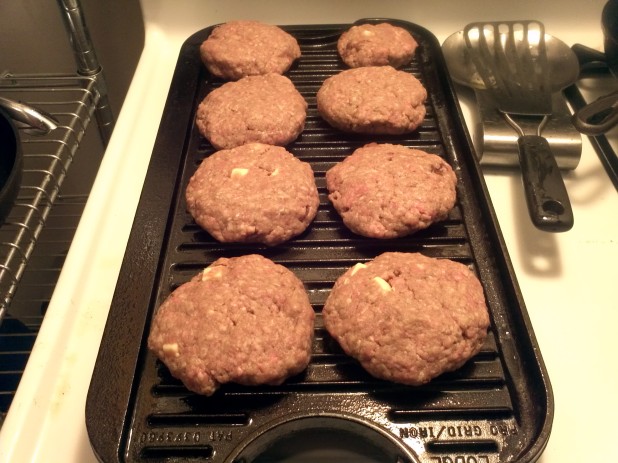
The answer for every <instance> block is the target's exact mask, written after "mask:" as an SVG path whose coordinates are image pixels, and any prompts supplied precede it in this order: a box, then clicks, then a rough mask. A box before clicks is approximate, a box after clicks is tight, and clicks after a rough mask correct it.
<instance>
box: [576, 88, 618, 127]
mask: <svg viewBox="0 0 618 463" xmlns="http://www.w3.org/2000/svg"><path fill="white" fill-rule="evenodd" d="M572 121H573V125H574V126H575V128H576V129H577V130H578V131H579V132H581V133H583V134H585V135H600V134H602V133H605V132H607V131H608V130H610V129H612V128H613V127H614V126H616V125H618V92H613V93H610V94H609V95H605V96H602V97H600V98H599V99H597V100H595V101H593V102H592V103H589V104H587V105H586V106H584V107H583V108H581V109H579V110H577V111H575V114H574V115H573V118H572Z"/></svg>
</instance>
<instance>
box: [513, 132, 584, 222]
mask: <svg viewBox="0 0 618 463" xmlns="http://www.w3.org/2000/svg"><path fill="white" fill-rule="evenodd" d="M517 143H518V145H519V162H520V164H521V171H522V180H523V183H524V192H525V194H526V202H527V203H528V212H529V213H530V218H531V219H532V223H533V224H534V225H535V226H536V227H537V228H538V229H540V230H543V231H548V232H564V231H568V230H570V229H571V228H572V227H573V222H574V219H573V209H572V208H571V202H570V200H569V195H568V193H567V190H566V187H565V186H564V181H563V179H562V175H561V173H560V170H559V169H558V164H556V158H554V155H553V154H552V152H551V148H550V146H549V143H548V142H547V140H546V139H545V138H543V137H541V136H538V135H524V136H522V137H520V138H519V139H518V140H517Z"/></svg>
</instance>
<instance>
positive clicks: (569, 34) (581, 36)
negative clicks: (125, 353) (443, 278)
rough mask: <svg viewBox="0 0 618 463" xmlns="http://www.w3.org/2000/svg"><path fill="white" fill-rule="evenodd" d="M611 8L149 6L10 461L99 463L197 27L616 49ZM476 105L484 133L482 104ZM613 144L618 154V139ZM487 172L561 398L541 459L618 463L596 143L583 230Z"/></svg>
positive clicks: (610, 297) (615, 207)
mask: <svg viewBox="0 0 618 463" xmlns="http://www.w3.org/2000/svg"><path fill="white" fill-rule="evenodd" d="M488 5H489V6H488ZM603 5H604V1H599V0H595V1H591V2H586V3H585V5H584V4H582V2H581V1H574V0H569V1H558V0H555V1H548V2H536V1H531V0H524V1H519V2H507V1H498V2H491V3H487V2H482V1H476V0H471V1H468V2H461V3H455V2H449V1H446V0H435V1H433V2H430V3H426V2H416V1H409V2H405V3H404V2H398V1H390V0H382V1H379V2H358V1H340V2H333V1H323V0H320V1H312V2H296V1H286V2H283V1H269V2H250V1H234V0H229V1H226V2H209V1H204V2H201V1H188V0H187V1H183V2H165V1H163V0H142V6H143V10H144V16H145V24H146V44H145V48H144V51H143V54H142V57H141V60H140V62H139V65H138V68H137V71H136V73H135V76H134V79H133V82H132V84H131V87H130V89H129V93H128V95H127V99H126V103H125V105H124V107H123V109H122V111H121V112H120V114H119V117H118V121H117V125H116V129H115V131H114V133H113V136H112V139H111V141H110V143H109V146H108V148H107V150H106V153H105V156H104V159H103V162H102V165H101V168H100V171H99V174H98V176H97V179H96V181H95V185H94V188H93V190H92V193H91V196H90V199H89V201H88V204H87V206H86V210H85V212H84V215H83V218H82V221H81V223H80V225H79V228H78V230H77V233H76V236H75V239H74V242H73V245H72V247H71V249H70V251H69V254H68V256H67V259H66V263H65V266H64V268H63V271H62V274H61V276H60V281H59V283H58V285H57V288H56V291H55V293H54V296H53V298H52V301H51V303H50V306H49V309H48V312H47V316H46V317H45V320H44V323H43V326H42V328H41V331H40V334H39V337H38V339H37V342H36V345H35V348H34V350H33V353H32V355H31V359H30V361H29V364H28V366H27V369H26V372H25V374H24V376H23V380H22V383H21V385H20V387H19V389H18V392H17V394H16V396H15V399H14V402H13V405H12V407H11V409H10V411H9V414H8V416H7V419H6V421H5V423H4V426H3V427H2V429H1V431H0V461H6V462H9V461H10V462H30V461H32V462H35V461H36V462H46V463H47V462H56V461H58V462H64V463H66V462H69V463H78V462H79V463H88V462H94V461H96V459H95V457H94V455H93V453H92V450H91V449H90V445H89V441H88V436H87V433H86V428H85V421H84V404H85V400H86V394H87V391H88V386H89V382H90V376H91V373H92V368H93V365H94V362H95V359H96V355H97V351H98V347H99V343H100V340H101V335H102V332H103V328H104V325H105V321H106V317H107V312H108V310H109V305H110V302H111V298H112V295H113V292H114V288H115V285H116V279H117V277H118V272H119V269H120V265H121V262H122V259H123V255H124V250H125V246H126V242H127V239H128V236H129V231H130V229H131V224H132V221H133V217H134V214H135V209H136V207H137V203H138V200H139V196H140V192H141V188H142V184H143V180H144V177H145V174H146V169H147V166H148V162H149V158H150V155H151V152H152V147H153V144H154V140H155V136H156V133H157V130H158V125H159V121H160V117H161V114H162V111H163V106H164V103H165V99H166V96H167V92H168V88H169V84H170V81H171V77H172V73H173V70H174V67H175V64H176V59H177V57H178V52H179V50H180V47H181V45H182V43H183V41H184V40H185V39H186V38H187V37H188V36H190V35H191V34H192V33H193V32H196V31H197V30H200V29H202V28H204V27H207V26H210V25H212V24H216V23H220V22H224V21H227V20H230V19H238V18H251V19H258V20H262V21H265V22H270V23H274V24H324V23H350V22H353V21H355V20H357V19H359V18H364V17H382V18H397V19H403V20H407V21H410V22H414V23H417V24H419V25H421V26H423V27H425V28H427V29H429V30H430V31H432V32H433V33H434V34H435V35H436V36H437V37H438V39H439V41H440V42H443V41H444V39H446V38H447V37H448V36H449V35H450V34H451V33H453V32H456V31H458V30H461V29H462V28H463V27H464V26H465V25H466V24H467V23H469V22H473V21H477V20H504V19H532V18H534V19H539V20H541V21H542V22H543V23H544V24H545V27H546V31H547V32H548V33H550V34H552V35H554V36H556V37H559V38H561V39H562V40H563V41H565V42H567V43H568V44H569V45H572V44H573V43H583V44H586V45H588V46H591V47H593V48H596V49H598V50H602V32H601V28H600V16H601V10H602V7H603ZM609 85H610V86H612V85H614V86H615V85H616V84H615V82H613V81H610V84H609ZM462 103H463V105H464V113H465V114H466V120H467V122H468V123H469V125H470V126H472V125H473V124H474V122H475V121H474V111H473V107H469V106H468V103H467V102H466V101H463V100H462ZM610 138H611V139H612V140H613V142H614V144H615V146H617V145H618V143H616V141H617V140H618V135H617V133H616V130H614V131H613V132H612V133H611V135H610ZM484 173H485V181H486V184H487V187H488V190H489V192H490V195H491V199H492V202H493V206H494V209H495V211H496V214H497V217H498V221H499V226H500V228H501V230H502V233H503V235H504V240H505V242H506V244H507V248H508V252H509V255H510V258H511V261H512V263H513V266H514V269H515V272H516V275H517V281H518V283H519V286H520V288H521V290H522V293H523V296H524V300H525V304H526V307H527V310H528V313H529V315H530V318H531V321H532V324H533V327H534V332H535V335H536V338H537V340H538V344H539V346H540V351H541V354H542V356H543V359H544V361H545V365H546V367H547V370H548V373H549V378H550V381H551V384H552V388H553V393H554V400H555V414H554V421H553V427H552V431H551V436H550V439H549V442H548V445H547V448H546V450H545V452H544V453H543V455H542V456H541V458H540V460H539V461H540V462H541V463H565V462H566V463H568V462H574V463H580V462H592V461H608V462H610V461H611V462H613V461H618V446H616V445H615V436H616V432H617V431H618V424H617V423H616V416H618V394H617V393H616V391H618V366H617V365H618V364H617V362H616V360H615V352H618V336H616V334H615V327H616V326H617V325H618V298H617V297H616V290H615V288H614V285H615V284H616V283H617V280H616V271H615V266H616V262H618V193H617V191H616V189H615V188H614V186H613V184H612V183H611V181H610V179H609V178H608V176H607V174H606V172H605V170H604V168H603V166H602V164H601V163H600V161H599V159H598V157H597V155H596V153H595V152H594V150H593V149H592V148H591V145H590V143H589V141H588V139H587V138H586V137H584V139H583V152H582V159H581V162H580V164H579V166H578V167H577V168H576V169H575V170H574V171H570V172H568V173H566V174H565V175H564V178H565V182H566V186H567V189H568V193H569V195H570V198H571V201H572V205H573V209H574V214H575V226H574V227H573V229H572V230H570V231H568V232H566V233H560V234H551V233H545V232H541V231H539V230H537V229H535V228H534V227H533V226H532V225H531V224H530V221H529V218H528V214H527V210H526V206H525V201H524V199H523V198H524V196H523V191H522V186H521V180H520V175H519V173H518V172H517V170H515V169H510V170H498V169H495V168H485V169H484ZM102 400H110V399H109V398H107V399H106V398H102Z"/></svg>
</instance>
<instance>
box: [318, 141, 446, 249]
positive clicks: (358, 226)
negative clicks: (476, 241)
mask: <svg viewBox="0 0 618 463" xmlns="http://www.w3.org/2000/svg"><path fill="white" fill-rule="evenodd" d="M456 183H457V179H456V177H455V173H454V172H453V169H452V168H451V166H450V165H449V164H448V163H446V161H444V160H443V159H442V158H440V157H439V156H436V155H435V154H429V153H425V152H424V151H421V150H417V149H411V148H406V147H405V146H402V145H391V144H376V143H371V144H368V145H365V146H363V147H362V148H359V149H357V150H356V151H355V152H354V153H353V154H352V155H350V156H348V157H347V158H346V159H345V160H343V161H342V162H340V163H339V164H336V165H335V166H333V167H332V168H330V169H329V170H328V171H327V172H326V186H327V188H328V191H329V195H328V197H329V199H330V200H331V202H332V203H333V205H334V207H335V209H336V210H337V211H338V212H339V214H340V215H341V217H342V219H343V222H344V224H345V225H346V226H347V227H348V228H349V229H350V230H352V231H353V232H354V233H358V234H359V235H363V236H367V237H370V238H396V237H401V236H406V235H409V234H411V233H414V232H416V231H418V230H421V229H423V228H427V227H428V226H429V225H431V224H432V223H435V222H437V221H440V220H444V219H446V218H447V217H448V213H449V211H450V210H451V209H452V208H453V206H454V205H455V199H456V190H455V185H456Z"/></svg>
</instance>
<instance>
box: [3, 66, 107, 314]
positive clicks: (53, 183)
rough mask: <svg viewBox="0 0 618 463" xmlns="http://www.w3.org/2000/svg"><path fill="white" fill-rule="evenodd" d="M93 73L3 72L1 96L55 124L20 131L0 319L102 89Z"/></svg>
mask: <svg viewBox="0 0 618 463" xmlns="http://www.w3.org/2000/svg"><path fill="white" fill-rule="evenodd" d="M96 89H97V83H96V79H95V78H94V77H81V76H75V75H48V76H41V75H36V76H28V75H4V76H2V77H1V78H0V92H1V93H2V95H3V96H5V97H7V98H11V99H14V100H18V101H23V102H27V103H29V104H31V105H33V106H35V107H37V108H40V109H42V110H45V111H47V112H48V113H50V114H52V115H53V116H54V117H55V118H56V119H57V120H58V121H59V122H60V124H59V126H58V128H56V129H55V130H53V131H51V132H50V133H49V134H47V135H42V136H41V135H32V134H29V133H27V132H26V131H25V130H24V129H20V130H19V136H20V139H21V145H22V150H23V155H24V156H23V174H22V183H21V186H20V189H19V193H18V196H17V199H16V200H15V204H14V205H13V207H12V209H11V212H10V214H9V216H8V217H7V219H6V221H5V222H4V224H2V226H0V320H2V317H3V315H4V312H5V311H6V310H7V308H8V307H9V305H10V303H11V300H12V298H13V296H14V294H15V291H16V289H17V286H18V283H19V281H20V279H21V277H22V275H23V272H24V270H25V268H26V266H27V263H28V260H29V257H30V255H31V254H32V251H33V249H34V247H35V244H36V242H37V238H38V237H39V235H40V233H41V231H42V230H43V226H44V224H45V221H46V219H47V216H48V214H49V211H50V210H51V207H52V205H53V204H54V201H55V200H56V197H57V196H58V192H59V190H60V187H61V185H62V183H63V181H64V179H65V177H66V175H67V172H68V170H69V167H70V165H71V162H72V161H73V157H74V155H75V153H76V151H77V149H78V147H79V144H80V141H81V140H82V138H83V136H84V133H85V132H86V129H87V127H88V125H89V123H90V121H91V119H92V117H93V114H94V113H95V108H96V107H97V104H98V103H99V99H100V94H99V92H97V90H96Z"/></svg>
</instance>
